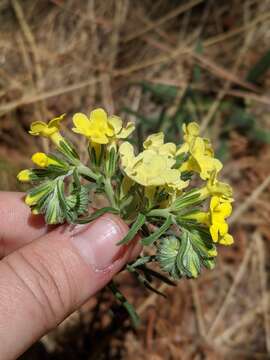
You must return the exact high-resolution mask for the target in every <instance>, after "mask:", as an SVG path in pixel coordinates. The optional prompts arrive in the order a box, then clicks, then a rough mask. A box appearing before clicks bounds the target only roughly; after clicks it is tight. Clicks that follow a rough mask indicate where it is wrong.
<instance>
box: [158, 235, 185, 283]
mask: <svg viewBox="0 0 270 360" xmlns="http://www.w3.org/2000/svg"><path fill="white" fill-rule="evenodd" d="M179 248H180V240H179V239H178V238H177V237H175V236H169V237H165V238H162V239H161V240H160V244H159V248H158V256H157V259H158V262H159V264H160V267H161V269H162V270H163V271H165V272H167V273H169V274H170V275H171V276H172V277H173V278H174V279H179V277H180V274H179V271H178V269H177V264H176V258H177V255H178V252H179Z"/></svg>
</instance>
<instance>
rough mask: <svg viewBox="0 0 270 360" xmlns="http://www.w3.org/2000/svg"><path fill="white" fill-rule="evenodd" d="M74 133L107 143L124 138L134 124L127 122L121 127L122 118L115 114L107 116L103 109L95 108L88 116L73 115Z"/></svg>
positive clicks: (132, 129)
mask: <svg viewBox="0 0 270 360" xmlns="http://www.w3.org/2000/svg"><path fill="white" fill-rule="evenodd" d="M73 123H74V125H75V127H74V128H73V129H72V130H73V131H74V132H75V133H78V134H82V135H84V136H86V137H87V138H88V139H89V140H90V141H91V142H93V143H98V144H108V143H109V142H110V141H113V140H115V139H125V138H127V137H128V136H129V135H130V134H131V133H132V131H134V128H135V127H134V124H132V123H128V124H127V126H126V127H123V123H122V120H121V119H120V118H119V117H117V116H111V117H108V115H107V113H106V112H105V111H104V110H103V109H95V110H93V111H92V112H91V113H90V116H89V118H88V117H87V116H86V115H85V114H83V113H77V114H75V115H74V116H73Z"/></svg>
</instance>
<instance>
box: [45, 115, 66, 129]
mask: <svg viewBox="0 0 270 360" xmlns="http://www.w3.org/2000/svg"><path fill="white" fill-rule="evenodd" d="M65 116H66V114H62V115H60V116H57V117H55V118H53V119H52V120H50V121H49V123H48V126H49V127H57V128H59V126H60V122H61V121H62V120H63V119H64V117H65Z"/></svg>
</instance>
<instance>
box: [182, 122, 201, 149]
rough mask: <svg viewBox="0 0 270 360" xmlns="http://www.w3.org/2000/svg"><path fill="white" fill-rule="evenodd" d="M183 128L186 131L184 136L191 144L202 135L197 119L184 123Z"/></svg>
mask: <svg viewBox="0 0 270 360" xmlns="http://www.w3.org/2000/svg"><path fill="white" fill-rule="evenodd" d="M182 130H183V133H184V135H183V138H184V140H185V142H186V143H188V144H189V145H191V144H192V143H193V141H194V140H195V139H196V138H197V137H198V136H199V135H200V126H199V125H198V124H197V123H196V122H195V121H193V122H191V123H189V124H183V126H182Z"/></svg>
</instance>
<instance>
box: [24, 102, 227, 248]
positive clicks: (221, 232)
mask: <svg viewBox="0 0 270 360" xmlns="http://www.w3.org/2000/svg"><path fill="white" fill-rule="evenodd" d="M63 118H64V115H61V116H59V117H56V118H54V119H52V120H50V121H49V123H48V124H46V123H44V122H42V121H36V122H34V123H32V125H31V129H30V134H32V135H34V136H37V135H39V136H43V137H47V138H50V139H51V140H52V142H53V143H55V144H56V145H57V147H61V142H63V144H64V148H65V147H68V146H69V145H68V143H67V142H66V140H65V139H64V138H63V137H62V135H61V134H60V123H61V121H62V120H63ZM73 124H74V127H73V129H72V130H73V131H74V132H75V133H78V134H81V135H83V136H85V137H86V138H87V139H88V140H89V145H90V146H91V147H93V148H94V149H95V152H96V155H97V154H101V149H102V150H104V149H105V150H104V151H105V155H104V153H103V152H102V154H103V159H105V161H107V160H108V159H109V160H108V164H109V165H110V164H111V163H110V162H112V161H117V160H115V159H118V157H117V156H116V157H114V158H111V159H110V149H111V147H112V146H113V147H114V149H115V150H116V151H117V152H118V153H119V155H120V163H121V165H120V167H121V170H122V173H123V175H124V176H123V178H122V185H121V192H123V193H124V195H126V194H127V193H128V190H129V189H130V187H131V186H132V185H133V184H134V183H137V184H139V185H142V186H143V187H144V195H145V196H146V197H147V198H148V200H149V199H150V198H153V194H155V193H156V192H161V191H165V192H166V193H167V197H166V198H163V202H160V203H159V204H158V206H159V208H160V209H164V206H165V208H168V209H170V206H171V204H172V203H173V202H174V201H175V199H176V198H177V197H178V196H181V195H182V193H183V194H185V192H184V189H185V188H187V187H188V186H189V184H190V179H191V176H190V174H191V175H192V174H193V173H195V174H198V175H199V177H200V179H201V180H203V181H205V183H204V186H202V187H201V188H199V189H198V190H196V191H197V192H196V195H198V199H199V200H200V201H203V200H205V199H207V198H210V206H209V211H208V212H202V211H198V212H191V213H190V214H189V215H188V214H186V218H188V219H194V220H196V221H198V222H199V223H201V224H203V225H204V226H208V227H209V231H210V234H211V236H212V239H213V241H214V242H219V243H222V244H225V245H229V244H231V243H232V242H233V238H232V236H231V235H230V234H229V233H228V224H227V223H226V218H227V217H228V216H230V214H231V211H232V205H231V202H232V201H233V198H232V189H231V187H230V186H229V185H228V184H226V183H223V182H220V181H219V180H218V173H219V171H220V170H221V169H222V163H221V162H220V161H219V160H218V159H216V158H215V157H214V150H213V148H212V146H211V143H210V141H209V140H208V139H205V138H203V137H200V128H199V125H198V124H197V123H195V122H191V123H189V124H188V125H186V124H184V125H183V139H184V143H183V144H182V145H180V146H177V145H176V144H174V143H171V142H168V143H165V142H164V134H163V133H162V132H159V133H155V134H152V135H150V136H148V137H147V139H146V140H145V141H144V143H143V151H142V152H140V153H139V154H138V155H135V151H134V148H133V146H132V145H131V144H130V143H129V142H127V141H124V142H121V141H122V140H123V139H126V138H127V137H128V136H129V135H130V134H131V133H132V132H133V131H134V128H135V126H134V124H133V123H131V122H128V123H127V125H126V126H124V125H123V122H122V120H121V118H120V117H118V116H108V115H107V113H106V112H105V111H104V110H103V109H100V108H98V109H95V110H93V111H92V112H90V115H89V116H86V115H85V114H83V113H76V114H74V116H73ZM69 149H71V150H72V148H69ZM69 149H67V153H66V154H67V156H69V153H70V152H69ZM60 150H61V149H60ZM62 150H63V148H62ZM114 153H115V152H114ZM32 161H33V163H34V164H35V165H37V166H38V167H40V168H43V169H44V168H45V169H46V168H47V167H49V165H54V166H65V163H64V165H63V164H62V163H61V160H60V159H59V160H57V157H54V156H50V155H46V154H44V153H41V152H38V153H36V154H34V155H33V156H32ZM78 161H79V160H78ZM72 164H75V165H76V166H77V164H78V162H76V161H75V162H74V163H72ZM52 168H53V167H52ZM84 170H85V167H84ZM89 171H91V170H90V169H89ZM33 174H34V175H35V174H36V173H33V171H32V170H22V171H21V172H20V173H19V174H18V179H19V180H20V181H24V182H26V181H31V179H32V178H33V177H34V175H33ZM106 174H107V173H106V172H105V176H106ZM92 175H93V173H91V176H92ZM107 185H108V183H106V186H107ZM41 195H42V193H41ZM112 197H113V189H112V190H111V198H112ZM120 197H121V196H120ZM198 199H197V200H198ZM36 201H37V199H36V198H34V199H33V198H31V197H29V196H28V197H27V198H26V202H27V203H28V204H29V205H33V204H35V202H36Z"/></svg>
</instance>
